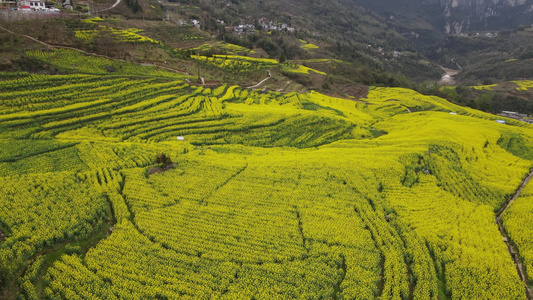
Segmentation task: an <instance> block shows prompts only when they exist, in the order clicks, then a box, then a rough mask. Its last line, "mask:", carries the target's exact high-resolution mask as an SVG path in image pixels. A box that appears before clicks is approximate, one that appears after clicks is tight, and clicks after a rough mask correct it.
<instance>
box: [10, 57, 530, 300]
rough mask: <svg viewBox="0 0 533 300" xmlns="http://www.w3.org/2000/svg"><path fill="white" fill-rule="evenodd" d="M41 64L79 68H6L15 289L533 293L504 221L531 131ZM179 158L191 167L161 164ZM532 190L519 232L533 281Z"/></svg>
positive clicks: (472, 114) (471, 118)
mask: <svg viewBox="0 0 533 300" xmlns="http://www.w3.org/2000/svg"><path fill="white" fill-rule="evenodd" d="M31 55H34V56H35V57H36V58H38V59H46V60H48V61H51V62H52V63H53V64H55V66H57V67H58V68H59V69H61V70H64V72H68V73H69V74H68V75H35V74H28V73H17V74H7V73H2V74H0V78H2V80H1V81H0V91H1V92H0V98H1V99H2V101H1V105H0V143H1V144H2V147H0V182H1V183H0V195H1V196H0V197H1V201H0V228H1V230H2V232H3V233H4V234H5V238H4V239H3V240H2V241H1V242H0V280H1V283H2V286H5V287H9V291H7V292H6V294H5V295H6V297H9V296H13V295H16V294H18V297H19V298H20V299H102V298H107V299H154V298H158V299H177V298H180V299H292V298H298V299H322V298H326V299H375V298H380V299H526V290H525V288H524V284H523V282H522V281H521V280H520V278H519V276H518V273H517V271H516V269H515V266H514V263H513V260H512V258H511V256H510V254H509V252H508V251H507V248H506V245H505V243H504V242H503V241H502V237H501V235H500V233H499V231H498V227H497V225H496V224H495V222H494V218H495V212H497V211H498V210H499V209H500V207H501V206H502V205H504V203H505V202H506V200H507V199H508V197H509V196H510V195H511V194H513V193H514V192H515V190H516V188H517V187H518V186H519V185H520V183H521V182H522V180H523V178H524V177H525V176H526V175H527V173H528V172H529V169H530V168H531V167H532V161H531V160H530V155H529V154H528V153H529V152H530V151H531V149H532V148H533V130H532V127H531V126H530V125H528V124H525V123H520V122H514V121H512V120H507V124H500V123H497V122H496V119H497V118H498V117H496V116H493V115H490V114H485V113H482V112H478V111H475V110H471V109H468V108H464V107H459V106H456V105H453V104H451V103H449V102H447V101H445V100H443V99H440V98H438V97H429V96H423V95H421V94H418V93H416V92H414V91H411V90H406V89H400V88H373V89H371V90H370V93H369V95H368V97H367V98H366V99H360V100H357V101H353V100H346V99H339V98H333V97H329V96H326V95H322V94H319V93H317V92H309V93H307V94H297V93H289V94H283V93H276V92H260V91H252V90H248V89H242V88H240V87H237V86H227V85H222V86H220V87H217V88H213V89H209V88H203V87H201V86H193V85H190V84H189V83H188V82H187V77H186V76H184V75H181V74H178V73H172V72H168V71H164V70H159V69H155V68H153V67H141V66H135V65H129V64H126V63H119V62H113V61H108V60H105V59H101V58H94V61H92V62H91V61H90V60H89V59H87V58H85V57H80V55H81V54H78V53H74V52H70V51H64V50H62V51H56V52H54V53H45V52H35V53H33V54H31ZM84 61H85V62H87V61H89V62H90V63H86V64H84V63H83V62H84ZM110 65H111V66H113V69H114V70H115V71H114V72H108V71H106V70H108V68H107V67H108V66H110ZM177 137H183V140H181V139H178V138H177ZM160 153H165V154H166V155H168V156H170V157H171V159H172V161H173V162H174V163H175V165H174V166H173V168H171V169H170V170H168V171H165V172H159V173H154V172H150V171H149V169H150V168H152V167H154V166H155V165H156V162H155V161H156V156H157V155H158V154H160ZM529 190H530V189H528V191H529ZM529 195H530V193H529V192H527V193H525V194H524V195H523V197H522V198H520V199H519V200H517V202H516V204H517V206H516V208H514V207H511V208H510V209H509V210H508V211H507V212H506V213H505V214H504V216H503V220H504V225H505V228H506V229H507V230H508V231H509V235H510V237H511V239H512V240H513V242H514V243H515V244H516V245H517V246H518V249H519V256H520V257H521V258H523V259H524V262H525V264H526V267H527V268H528V274H531V270H530V269H531V245H532V243H533V241H531V238H530V235H528V234H527V232H528V230H530V229H531V228H529V229H528V226H529V225H528V224H531V222H530V221H531V220H529V219H531V214H529V215H528V214H527V213H524V211H530V210H531V209H530V207H531V205H529V204H528V201H529V198H530V197H529ZM529 202H530V201H529ZM513 205H514V204H513ZM519 206H520V207H523V209H520V208H519ZM528 220H529V222H528ZM106 223H112V225H113V227H112V230H111V231H107V235H106V236H105V237H104V238H103V239H102V240H100V241H99V242H98V243H96V244H95V246H94V247H91V248H90V249H88V251H81V250H80V249H79V248H77V247H78V245H79V244H80V243H81V242H83V241H84V240H85V239H87V238H88V237H89V236H91V234H93V233H94V232H97V231H99V230H102V228H105V224H106ZM57 245H63V247H64V251H63V252H61V254H62V255H55V256H54V255H51V254H50V252H47V249H50V248H51V247H54V246H57ZM54 253H56V252H54ZM530 276H531V275H530ZM13 283H14V284H13ZM13 297H14V296H13Z"/></svg>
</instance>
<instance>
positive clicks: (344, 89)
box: [324, 84, 368, 102]
mask: <svg viewBox="0 0 533 300" xmlns="http://www.w3.org/2000/svg"><path fill="white" fill-rule="evenodd" d="M331 90H332V92H328V91H324V94H326V95H328V96H332V97H338V98H344V99H349V100H353V101H357V102H365V101H362V100H361V99H362V98H367V96H368V86H366V85H353V84H346V85H344V84H342V85H335V86H334V87H333V88H332V89H331ZM333 91H334V92H333Z"/></svg>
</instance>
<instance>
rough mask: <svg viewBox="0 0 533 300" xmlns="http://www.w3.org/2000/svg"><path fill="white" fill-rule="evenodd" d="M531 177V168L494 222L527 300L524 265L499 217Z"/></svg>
mask: <svg viewBox="0 0 533 300" xmlns="http://www.w3.org/2000/svg"><path fill="white" fill-rule="evenodd" d="M531 178H533V170H530V172H529V174H528V175H527V177H526V178H525V179H524V181H522V184H521V185H520V187H519V188H518V190H516V193H515V194H514V195H513V196H512V197H511V198H510V199H509V200H508V201H507V203H505V205H504V206H503V207H502V208H501V209H500V211H499V212H498V213H497V214H496V224H498V229H499V230H500V233H501V235H502V238H503V241H504V242H505V244H507V250H508V251H509V254H510V255H511V258H512V259H513V261H514V263H515V266H516V270H517V271H518V276H520V279H521V280H522V282H523V283H524V287H525V288H526V294H527V298H528V299H529V300H533V289H531V288H530V287H528V285H527V275H526V271H525V268H524V265H523V264H522V262H521V261H520V256H519V255H518V252H517V251H516V249H515V248H514V247H513V245H511V242H510V241H509V238H508V237H507V234H506V233H505V230H504V229H503V225H502V222H501V217H502V215H503V213H504V212H505V211H506V210H507V209H508V208H509V207H510V206H511V203H513V201H515V200H516V199H517V198H518V197H519V196H520V193H521V192H522V189H523V188H524V187H525V186H526V185H527V184H528V182H529V181H530V180H531Z"/></svg>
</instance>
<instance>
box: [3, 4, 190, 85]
mask: <svg viewBox="0 0 533 300" xmlns="http://www.w3.org/2000/svg"><path fill="white" fill-rule="evenodd" d="M120 1H121V0H120ZM120 1H118V2H120ZM118 2H117V3H118ZM117 3H115V4H117ZM0 29H2V30H4V31H6V32H9V33H11V34H14V35H18V36H21V37H24V38H27V39H30V40H32V41H34V42H37V43H39V44H41V45H44V46H46V47H47V48H49V49H55V48H61V49H69V50H74V51H78V52H81V53H83V54H86V55H91V56H96V57H102V58H107V59H110V60H115V61H121V62H126V63H132V64H137V65H146V64H145V63H142V62H133V61H127V60H124V59H120V58H113V57H110V56H106V55H101V54H97V53H92V52H87V51H85V50H82V49H78V48H74V47H69V46H61V45H53V44H48V43H45V42H43V41H39V40H38V39H36V38H34V37H31V36H29V35H25V34H20V33H16V32H13V31H11V30H9V29H7V28H5V27H3V26H0ZM150 65H153V66H156V67H158V68H160V69H164V70H167V71H172V72H176V73H181V74H185V75H187V74H186V73H185V72H184V71H182V70H178V69H173V68H169V67H165V66H160V65H158V64H154V63H151V64H150Z"/></svg>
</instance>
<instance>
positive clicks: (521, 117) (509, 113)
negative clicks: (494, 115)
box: [498, 110, 533, 124]
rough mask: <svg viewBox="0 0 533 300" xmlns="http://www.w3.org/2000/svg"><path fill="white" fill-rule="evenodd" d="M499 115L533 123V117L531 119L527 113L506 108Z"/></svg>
mask: <svg viewBox="0 0 533 300" xmlns="http://www.w3.org/2000/svg"><path fill="white" fill-rule="evenodd" d="M498 116H502V117H507V118H511V119H515V120H518V121H521V122H526V123H530V124H533V119H529V118H528V116H527V114H521V113H518V112H514V111H506V110H504V111H502V112H501V113H499V114H498Z"/></svg>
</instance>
